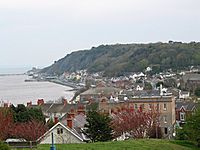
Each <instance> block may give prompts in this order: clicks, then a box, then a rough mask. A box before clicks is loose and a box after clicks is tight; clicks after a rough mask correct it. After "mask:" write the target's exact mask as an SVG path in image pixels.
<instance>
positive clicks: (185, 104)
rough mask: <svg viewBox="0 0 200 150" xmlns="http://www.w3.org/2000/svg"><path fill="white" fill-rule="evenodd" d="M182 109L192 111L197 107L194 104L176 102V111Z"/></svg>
mask: <svg viewBox="0 0 200 150" xmlns="http://www.w3.org/2000/svg"><path fill="white" fill-rule="evenodd" d="M182 107H183V108H184V109H185V110H186V111H192V110H193V109H194V108H196V107H197V103H194V102H177V103H176V109H179V110H180V109H181V108H182Z"/></svg>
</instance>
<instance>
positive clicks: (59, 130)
mask: <svg viewBox="0 0 200 150" xmlns="http://www.w3.org/2000/svg"><path fill="white" fill-rule="evenodd" d="M52 133H53V135H54V143H55V144H66V143H83V138H82V137H81V136H80V135H79V134H78V133H77V132H76V130H74V129H71V128H69V127H67V126H65V125H63V124H62V123H61V122H58V123H57V124H55V125H54V126H53V127H52V128H51V129H50V130H48V131H47V132H46V133H45V134H44V135H43V136H41V137H40V138H39V139H38V140H37V141H38V142H39V143H40V144H51V143H52V137H51V136H52Z"/></svg>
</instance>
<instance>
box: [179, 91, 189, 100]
mask: <svg viewBox="0 0 200 150" xmlns="http://www.w3.org/2000/svg"><path fill="white" fill-rule="evenodd" d="M189 97H190V92H188V91H181V90H180V91H179V98H180V99H188V98H189Z"/></svg>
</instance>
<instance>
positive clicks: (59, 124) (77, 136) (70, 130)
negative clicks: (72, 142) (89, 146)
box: [37, 122, 83, 142]
mask: <svg viewBox="0 0 200 150" xmlns="http://www.w3.org/2000/svg"><path fill="white" fill-rule="evenodd" d="M57 126H61V127H62V128H63V129H65V130H67V131H68V132H70V133H71V134H72V135H74V136H75V137H76V138H78V139H79V140H80V141H83V139H82V138H81V136H80V135H78V134H77V133H75V132H74V130H72V129H70V128H68V127H67V126H65V125H63V124H62V123H61V122H58V123H57V124H55V125H54V126H53V127H52V128H51V129H49V130H48V131H47V132H46V133H45V134H44V135H42V136H41V137H40V138H38V139H37V141H38V142H39V141H41V140H42V138H43V137H45V136H46V135H48V134H49V133H51V131H53V130H54V129H55V128H56V127H57Z"/></svg>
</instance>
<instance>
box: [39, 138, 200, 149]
mask: <svg viewBox="0 0 200 150" xmlns="http://www.w3.org/2000/svg"><path fill="white" fill-rule="evenodd" d="M49 149H50V145H39V147H38V148H37V150H49ZM68 149H69V150H111V149H112V150H197V147H195V146H194V145H193V144H192V143H189V142H183V141H174V142H171V141H167V140H156V139H154V140H147V139H146V140H127V141H121V142H116V141H115V142H101V143H88V144H60V145H56V150H68Z"/></svg>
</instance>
